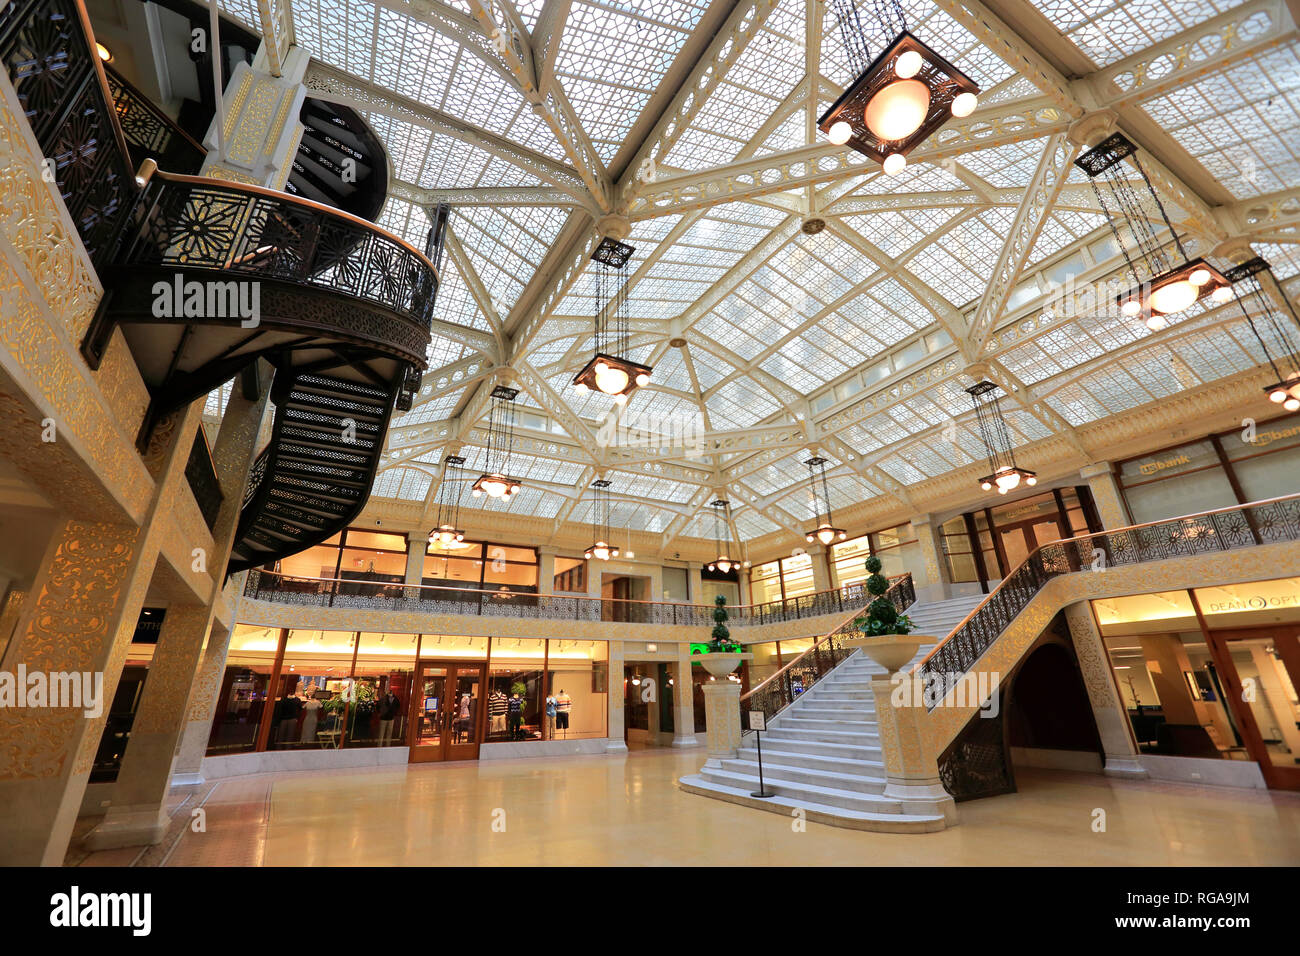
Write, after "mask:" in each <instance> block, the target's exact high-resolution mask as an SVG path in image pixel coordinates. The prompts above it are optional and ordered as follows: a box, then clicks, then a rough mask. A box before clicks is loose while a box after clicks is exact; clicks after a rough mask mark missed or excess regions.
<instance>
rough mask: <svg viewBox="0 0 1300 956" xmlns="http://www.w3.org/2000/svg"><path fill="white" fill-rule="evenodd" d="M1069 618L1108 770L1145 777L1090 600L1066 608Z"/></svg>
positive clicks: (1117, 775)
mask: <svg viewBox="0 0 1300 956" xmlns="http://www.w3.org/2000/svg"><path fill="white" fill-rule="evenodd" d="M1091 573H1097V574H1104V573H1105V572H1104V571H1101V572H1091ZM1065 621H1066V623H1067V624H1068V625H1069V627H1070V639H1071V641H1072V642H1073V643H1074V653H1075V655H1076V656H1077V657H1078V659H1079V670H1080V671H1081V672H1082V674H1083V684H1084V686H1085V687H1086V688H1087V689H1088V702H1089V703H1090V704H1091V705H1092V716H1093V719H1094V720H1095V721H1096V722H1097V735H1098V736H1099V737H1100V738H1101V749H1102V751H1103V753H1104V754H1105V764H1104V772H1105V773H1106V774H1107V775H1109V776H1112V777H1145V776H1146V775H1147V772H1146V770H1144V769H1143V768H1142V764H1141V762H1140V760H1139V756H1138V749H1137V746H1136V745H1135V744H1134V743H1133V732H1132V728H1131V727H1130V726H1129V720H1128V714H1127V712H1126V711H1125V709H1124V704H1123V701H1122V700H1121V699H1120V697H1119V694H1118V693H1117V692H1116V689H1115V679H1114V677H1113V676H1112V672H1111V669H1110V661H1109V659H1108V657H1107V654H1106V645H1105V644H1104V643H1103V642H1102V639H1101V631H1099V630H1098V628H1097V621H1096V620H1095V619H1094V618H1093V616H1092V609H1091V608H1090V607H1089V606H1088V604H1087V602H1086V601H1084V602H1079V603H1077V604H1071V605H1070V606H1069V607H1067V608H1066V609H1065Z"/></svg>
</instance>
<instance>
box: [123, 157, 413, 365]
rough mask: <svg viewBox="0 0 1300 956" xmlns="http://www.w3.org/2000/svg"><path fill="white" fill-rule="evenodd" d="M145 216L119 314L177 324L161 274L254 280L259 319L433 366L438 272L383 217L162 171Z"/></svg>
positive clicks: (126, 261) (128, 252) (130, 249)
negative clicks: (159, 303) (375, 219)
mask: <svg viewBox="0 0 1300 956" xmlns="http://www.w3.org/2000/svg"><path fill="white" fill-rule="evenodd" d="M135 220H136V224H135V227H134V229H133V230H132V234H131V235H130V236H129V237H128V239H127V240H126V241H125V242H124V243H123V246H122V249H121V251H120V252H119V255H118V257H117V259H116V261H115V271H116V272H117V274H118V279H117V281H114V282H112V283H111V285H112V289H113V302H112V310H111V311H112V312H113V313H114V314H115V316H116V318H117V320H118V321H130V322H158V323H174V322H175V321H176V320H175V319H174V318H158V317H156V316H154V315H153V306H154V303H155V301H156V298H157V296H156V295H155V293H154V291H153V289H154V285H155V283H157V282H158V281H160V280H161V281H174V280H175V279H176V277H177V276H178V275H181V274H183V276H184V278H185V280H186V281H189V280H198V281H205V280H209V281H214V282H220V283H223V284H225V283H230V282H231V281H232V280H241V279H243V280H256V281H257V282H258V286H259V297H260V325H259V328H262V329H277V328H280V329H287V330H292V331H295V332H300V333H310V332H316V333H319V334H322V335H326V336H328V337H329V338H330V339H331V340H333V341H341V342H354V343H356V344H359V345H363V346H365V347H366V348H367V349H371V350H373V351H376V352H380V353H383V354H387V355H391V356H394V357H396V358H398V359H401V360H403V361H406V362H409V363H410V364H412V365H414V366H416V367H417V368H421V369H422V368H424V367H425V364H426V360H425V351H426V350H427V348H428V341H429V328H430V325H431V322H432V319H433V308H434V302H435V299H436V296H437V291H438V272H437V269H436V268H435V267H434V265H433V263H432V262H430V261H429V259H428V258H427V257H426V256H425V255H424V253H422V252H420V251H419V250H417V249H416V248H415V247H414V246H411V245H410V244H408V243H406V242H404V241H403V240H401V239H399V238H398V237H396V236H394V235H392V234H390V233H387V232H385V231H384V230H382V229H380V228H379V227H378V226H376V225H374V224H373V223H369V222H366V221H365V220H364V219H359V218H357V217H356V216H352V215H350V214H348V213H345V212H342V211H341V210H338V209H334V208H332V207H330V206H325V205H321V204H320V203H315V202H311V201H310V200H307V199H301V198H298V197H296V196H290V195H288V194H287V193H278V192H275V191H273V190H270V189H263V188H261V187H259V186H248V185H244V184H235V183H223V182H221V181H219V180H214V179H207V178H202V177H198V176H180V175H174V174H172V173H164V172H161V171H160V172H156V173H154V174H153V176H152V177H151V178H150V180H149V182H148V184H147V185H146V187H145V191H144V194H143V196H141V198H140V201H139V202H138V203H137V205H136V217H135ZM304 292H311V293H313V294H309V295H304V294H303V293H304ZM109 331H110V332H111V329H109ZM98 337H99V338H105V339H106V335H105V334H104V333H103V332H102V330H101V332H100V334H99V336H98Z"/></svg>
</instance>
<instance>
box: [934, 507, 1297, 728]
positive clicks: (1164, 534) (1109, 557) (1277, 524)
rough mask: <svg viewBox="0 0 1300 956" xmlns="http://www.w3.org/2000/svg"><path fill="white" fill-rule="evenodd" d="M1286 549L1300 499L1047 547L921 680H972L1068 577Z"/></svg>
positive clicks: (971, 620)
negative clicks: (1015, 625) (1022, 619)
mask: <svg viewBox="0 0 1300 956" xmlns="http://www.w3.org/2000/svg"><path fill="white" fill-rule="evenodd" d="M1282 541H1300V495H1290V496H1287V497H1283V498H1273V499H1270V500H1267V501H1257V502H1253V503H1251V504H1245V505H1236V506H1234V507H1231V508H1221V509H1218V510H1216V511H1207V512H1205V513H1203V514H1196V515H1188V516H1186V517H1182V518H1173V519H1170V520H1168V521H1157V522H1152V523H1150V524H1144V525H1135V526H1133V527H1128V528H1117V529H1116V530H1114V531H1104V532H1101V533H1099V534H1091V535H1084V536H1082V537H1077V538H1066V539H1064V540H1061V541H1053V542H1050V543H1048V544H1044V545H1042V546H1041V547H1039V548H1038V549H1037V550H1035V551H1034V552H1033V553H1031V554H1030V555H1029V557H1028V558H1026V559H1025V561H1024V562H1023V563H1022V564H1021V565H1020V566H1019V567H1018V568H1016V569H1015V570H1014V571H1012V572H1011V573H1010V574H1009V575H1007V577H1006V578H1005V579H1003V581H1002V583H1001V584H999V585H998V586H997V588H995V589H994V591H993V593H992V594H990V595H989V596H988V597H987V598H985V600H984V602H983V603H981V604H980V605H979V606H978V607H977V608H975V610H974V611H972V612H971V613H970V615H969V616H967V618H966V619H965V620H964V621H962V623H961V624H959V625H958V626H957V628H956V630H954V631H953V632H952V634H951V635H950V636H949V637H948V638H947V639H946V640H944V641H942V642H941V643H940V644H939V645H938V646H936V647H935V648H934V650H933V651H931V652H930V654H929V655H928V656H927V657H926V658H925V660H923V661H921V663H920V664H919V665H918V666H917V669H916V672H917V675H918V676H919V677H920V678H921V679H923V680H926V679H929V678H930V677H932V676H935V675H949V674H964V673H966V671H968V670H970V668H972V667H973V666H975V664H976V663H977V662H978V661H979V659H980V657H982V656H983V654H984V652H985V651H987V650H988V649H989V647H990V646H992V644H993V642H994V641H996V640H997V639H998V636H999V635H1001V634H1002V632H1003V631H1004V630H1005V629H1006V628H1007V626H1008V625H1009V624H1010V623H1011V622H1012V621H1013V620H1014V619H1015V617H1016V615H1018V614H1019V613H1020V612H1021V611H1023V610H1024V609H1025V607H1027V606H1028V604H1029V602H1030V601H1031V600H1032V599H1033V597H1034V595H1035V594H1037V593H1038V592H1039V591H1040V590H1042V588H1043V586H1044V585H1046V584H1047V582H1048V581H1050V580H1052V579H1053V578H1057V577H1060V576H1061V575H1064V574H1071V573H1074V572H1078V571H1087V570H1094V569H1095V570H1102V569H1104V568H1107V567H1116V566H1119V565H1127V564H1142V563H1145V562H1148V561H1163V560H1167V559H1169V558H1180V557H1188V556H1190V555H1197V554H1212V553H1215V552H1222V551H1231V550H1234V549H1237V548H1245V547H1252V546H1254V545H1259V544H1273V543H1277V542H1282ZM930 709H933V707H931V708H930Z"/></svg>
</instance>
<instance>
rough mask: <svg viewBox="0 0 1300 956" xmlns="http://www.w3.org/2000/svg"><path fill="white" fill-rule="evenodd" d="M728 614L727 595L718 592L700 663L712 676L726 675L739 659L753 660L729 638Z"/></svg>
mask: <svg viewBox="0 0 1300 956" xmlns="http://www.w3.org/2000/svg"><path fill="white" fill-rule="evenodd" d="M729 617H730V615H728V614H727V596H726V595H725V594H719V595H718V596H717V597H716V598H714V599H713V630H712V632H711V633H710V635H709V643H708V645H707V647H708V653H706V654H704V655H702V657H701V660H700V663H701V664H703V665H704V669H705V670H706V671H708V672H709V673H710V674H712V675H713V676H714V677H726V676H727V675H728V674H730V673H731V672H732V671H734V670H735V669H736V668H737V667H739V666H740V662H741V661H748V660H753V658H754V655H753V654H744V653H742V652H741V650H742V649H741V646H740V645H739V644H737V643H736V642H735V641H733V640H732V639H731V631H730V629H729V628H728V627H727V621H728V619H729Z"/></svg>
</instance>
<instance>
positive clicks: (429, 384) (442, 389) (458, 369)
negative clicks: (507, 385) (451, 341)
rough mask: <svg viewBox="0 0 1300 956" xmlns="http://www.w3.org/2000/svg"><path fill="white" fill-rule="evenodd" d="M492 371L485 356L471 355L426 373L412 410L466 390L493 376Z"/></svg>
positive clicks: (412, 403) (412, 404)
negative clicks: (468, 386) (452, 393)
mask: <svg viewBox="0 0 1300 956" xmlns="http://www.w3.org/2000/svg"><path fill="white" fill-rule="evenodd" d="M492 369H493V365H492V363H491V362H490V361H488V360H486V359H484V358H483V356H481V355H469V356H466V357H465V358H463V359H461V360H460V361H459V362H452V363H451V364H450V365H444V366H442V367H441V368H436V369H433V370H432V371H428V372H425V373H424V383H423V384H422V385H421V386H420V391H419V392H418V393H417V394H416V396H415V399H414V400H413V401H412V402H411V410H412V411H414V410H415V409H417V408H419V407H420V406H421V405H427V404H428V403H429V402H432V401H436V400H437V399H439V398H442V397H443V396H444V395H447V394H450V393H451V392H455V391H458V390H459V389H462V388H464V387H465V386H466V385H469V384H470V383H471V382H476V381H478V380H479V379H480V378H483V377H484V376H487V375H491V374H492ZM399 418H400V416H399Z"/></svg>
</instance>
